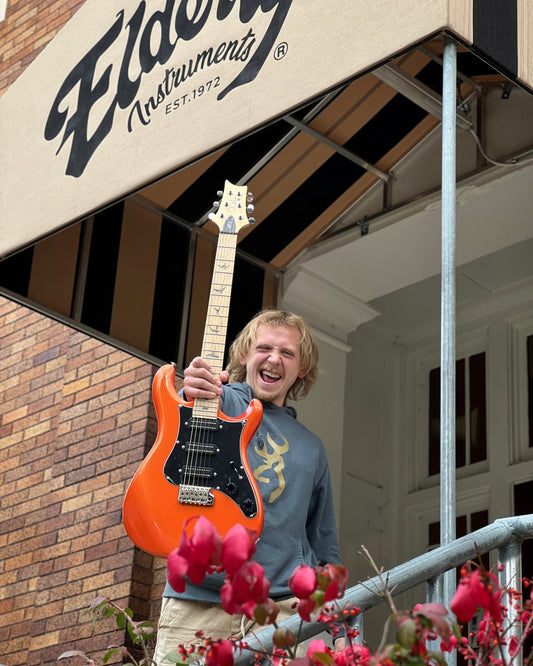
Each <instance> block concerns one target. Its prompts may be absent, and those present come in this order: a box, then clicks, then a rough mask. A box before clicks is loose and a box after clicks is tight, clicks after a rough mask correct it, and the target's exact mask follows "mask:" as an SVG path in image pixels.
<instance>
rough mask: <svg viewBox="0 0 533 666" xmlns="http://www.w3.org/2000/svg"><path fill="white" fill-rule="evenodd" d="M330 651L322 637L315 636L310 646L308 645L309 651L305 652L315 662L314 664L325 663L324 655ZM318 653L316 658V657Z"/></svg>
mask: <svg viewBox="0 0 533 666" xmlns="http://www.w3.org/2000/svg"><path fill="white" fill-rule="evenodd" d="M327 652H328V649H327V648H326V644H325V643H324V641H323V640H322V639H321V638H315V639H314V640H312V641H311V642H310V643H309V645H308V647H307V652H306V653H305V656H306V657H307V658H308V659H309V660H310V661H311V662H312V663H313V664H317V665H320V664H323V663H324V661H323V655H324V654H325V653H327ZM315 654H316V658H315Z"/></svg>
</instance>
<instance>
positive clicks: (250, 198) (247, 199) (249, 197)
mask: <svg viewBox="0 0 533 666" xmlns="http://www.w3.org/2000/svg"><path fill="white" fill-rule="evenodd" d="M253 200H254V195H253V194H252V193H251V192H248V194H247V195H246V201H253Z"/></svg>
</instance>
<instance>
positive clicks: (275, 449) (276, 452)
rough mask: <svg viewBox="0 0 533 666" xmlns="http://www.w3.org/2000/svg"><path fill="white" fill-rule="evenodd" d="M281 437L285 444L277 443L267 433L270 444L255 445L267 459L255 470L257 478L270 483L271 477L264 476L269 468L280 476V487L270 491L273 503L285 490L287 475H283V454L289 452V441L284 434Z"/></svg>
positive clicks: (258, 453) (257, 450)
mask: <svg viewBox="0 0 533 666" xmlns="http://www.w3.org/2000/svg"><path fill="white" fill-rule="evenodd" d="M280 438H281V439H282V440H283V442H284V444H283V445H280V444H277V443H276V441H275V440H274V439H272V437H271V436H270V435H269V434H268V433H267V442H268V446H264V447H262V448H258V447H257V446H256V447H255V452H256V453H257V455H259V456H260V457H261V458H263V460H264V461H265V462H264V464H263V465H260V466H259V467H257V469H256V470H255V471H254V476H255V478H256V479H257V480H258V481H259V482H261V483H270V478H269V477H268V476H264V473H265V472H266V471H267V470H272V471H273V472H275V473H276V475H277V477H278V487H277V488H276V489H275V490H273V491H272V492H271V493H270V497H269V498H268V501H269V503H270V504H272V502H274V500H276V499H277V498H278V497H279V496H280V495H281V493H282V492H283V491H284V490H285V477H284V476H283V470H284V469H285V461H284V460H283V454H284V453H287V451H288V450H289V442H288V441H287V440H286V439H285V437H283V435H280Z"/></svg>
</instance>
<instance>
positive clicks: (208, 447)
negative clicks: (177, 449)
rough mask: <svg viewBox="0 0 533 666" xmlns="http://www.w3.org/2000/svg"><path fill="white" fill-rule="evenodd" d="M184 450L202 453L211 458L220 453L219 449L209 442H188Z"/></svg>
mask: <svg viewBox="0 0 533 666" xmlns="http://www.w3.org/2000/svg"><path fill="white" fill-rule="evenodd" d="M183 448H184V449H185V450H186V451H187V452H188V453H200V454H206V455H211V456H213V455H215V453H218V448H217V447H216V446H215V445H214V444H210V443H208V442H187V444H185V446H184V447H183Z"/></svg>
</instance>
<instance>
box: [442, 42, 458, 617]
mask: <svg viewBox="0 0 533 666" xmlns="http://www.w3.org/2000/svg"><path fill="white" fill-rule="evenodd" d="M442 85H443V88H442V186H441V191H442V211H441V243H442V246H441V260H442V275H441V366H440V367H441V376H440V387H441V391H440V395H441V406H440V427H441V431H440V479H441V485H440V541H441V544H442V545H446V544H448V543H451V542H452V541H454V539H455V196H456V194H455V180H456V115H457V114H456V86H457V51H456V46H455V43H454V42H453V41H452V40H451V39H448V38H445V42H444V55H443V74H442ZM454 592H455V573H454V571H447V572H446V573H444V582H443V589H442V593H443V599H441V600H440V601H441V602H442V603H443V604H444V605H445V606H448V604H449V602H450V600H451V598H452V596H453V594H454Z"/></svg>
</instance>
